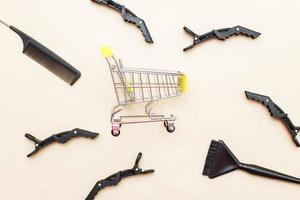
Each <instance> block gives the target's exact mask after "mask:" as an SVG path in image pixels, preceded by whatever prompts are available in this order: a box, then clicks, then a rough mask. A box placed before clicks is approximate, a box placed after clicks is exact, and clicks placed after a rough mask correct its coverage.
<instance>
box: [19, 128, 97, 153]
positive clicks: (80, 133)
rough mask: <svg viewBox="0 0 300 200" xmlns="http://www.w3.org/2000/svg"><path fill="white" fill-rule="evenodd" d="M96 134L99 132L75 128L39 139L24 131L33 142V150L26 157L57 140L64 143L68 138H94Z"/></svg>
mask: <svg viewBox="0 0 300 200" xmlns="http://www.w3.org/2000/svg"><path fill="white" fill-rule="evenodd" d="M98 135H99V133H93V132H90V131H86V130H83V129H78V128H76V129H73V130H71V131H65V132H62V133H58V134H54V135H52V136H50V137H48V138H47V139H45V140H39V139H37V138H36V137H34V136H32V135H30V134H28V133H26V134H25V137H26V138H27V139H29V140H31V141H33V142H34V143H35V150H34V151H33V152H31V153H30V154H28V155H27V157H28V158H29V157H31V156H32V155H34V154H36V153H37V152H38V151H40V150H41V149H43V148H44V147H46V146H48V145H50V144H51V143H54V142H57V143H60V144H65V143H66V142H67V141H69V140H70V139H72V138H74V137H85V138H90V139H94V138H96V137H97V136H98Z"/></svg>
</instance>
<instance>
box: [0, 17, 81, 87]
mask: <svg viewBox="0 0 300 200" xmlns="http://www.w3.org/2000/svg"><path fill="white" fill-rule="evenodd" d="M0 23H1V24H3V25H5V26H7V27H8V28H10V29H11V30H12V31H14V32H15V33H17V34H18V35H19V36H20V38H21V39H22V42H23V53H24V54H25V55H27V56H28V57H30V58H31V59H33V60H34V61H36V62H37V63H39V64H40V65H42V66H44V67H45V68H46V69H47V70H49V71H51V72H52V73H54V74H55V75H56V76H58V77H59V78H61V79H62V80H64V81H65V82H67V83H69V84H70V85H73V84H74V83H75V82H76V81H77V80H78V79H79V78H80V76H81V73H80V71H78V70H77V69H76V68H74V67H73V66H72V65H70V64H69V63H67V62H66V61H65V60H63V59H62V58H61V57H59V56H58V55H56V54H55V53H54V52H52V51H51V50H50V49H48V48H47V47H45V46H44V45H42V44H41V43H39V42H38V41H36V40H35V39H33V38H31V37H30V36H29V35H27V34H25V33H23V32H22V31H20V30H19V29H17V28H16V27H14V26H10V25H8V24H6V23H5V22H3V21H1V20H0Z"/></svg>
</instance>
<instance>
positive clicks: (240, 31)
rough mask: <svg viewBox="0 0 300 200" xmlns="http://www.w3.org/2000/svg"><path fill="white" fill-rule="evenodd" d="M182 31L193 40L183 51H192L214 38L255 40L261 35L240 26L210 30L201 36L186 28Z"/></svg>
mask: <svg viewBox="0 0 300 200" xmlns="http://www.w3.org/2000/svg"><path fill="white" fill-rule="evenodd" d="M183 29H184V30H185V31H186V32H187V33H189V34H190V35H192V37H193V38H194V41H193V44H192V45H190V46H188V47H186V48H184V49H183V51H187V50H189V49H192V48H193V47H194V46H196V45H197V44H200V43H202V42H204V41H206V40H209V39H212V38H216V39H218V40H223V41H224V40H226V39H227V38H229V37H231V36H233V35H245V36H247V37H251V38H252V39H255V38H257V37H259V36H260V35H261V33H258V32H255V31H253V30H250V29H247V28H245V27H242V26H235V27H232V28H222V29H218V30H212V31H211V32H208V33H205V34H203V35H198V34H196V33H194V32H193V31H192V30H191V29H189V28H187V27H184V28H183Z"/></svg>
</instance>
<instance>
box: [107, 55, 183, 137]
mask: <svg viewBox="0 0 300 200" xmlns="http://www.w3.org/2000/svg"><path fill="white" fill-rule="evenodd" d="M102 53H103V55H104V57H105V58H106V61H107V63H108V65H109V69H110V72H111V77H112V81H113V85H114V89H115V94H116V97H117V101H118V104H117V105H116V106H114V107H113V108H112V111H111V118H110V120H111V123H112V130H111V133H112V135H113V136H119V135H120V128H121V126H122V124H136V123H149V122H164V126H165V128H166V129H167V131H168V132H170V133H173V132H174V131H175V125H174V121H175V120H176V118H175V116H174V115H172V114H159V113H154V112H153V109H154V108H155V107H156V106H157V105H158V102H159V101H160V100H162V99H168V98H172V97H177V96H181V95H182V93H183V92H184V91H185V80H186V78H185V75H184V74H183V73H181V72H179V71H175V72H172V71H165V70H155V69H143V68H124V67H123V65H122V62H121V60H119V61H117V59H116V58H115V57H114V56H113V54H112V52H111V50H110V49H104V50H103V49H102ZM138 94H139V95H138ZM138 103H146V105H145V110H144V112H145V114H135V115H120V113H121V111H123V110H124V109H125V107H126V106H128V105H131V104H138Z"/></svg>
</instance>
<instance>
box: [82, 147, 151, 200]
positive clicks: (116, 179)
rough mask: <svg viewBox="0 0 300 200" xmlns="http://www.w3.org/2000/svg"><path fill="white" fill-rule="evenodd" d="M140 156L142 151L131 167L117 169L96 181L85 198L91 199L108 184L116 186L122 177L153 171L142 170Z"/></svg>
mask: <svg viewBox="0 0 300 200" xmlns="http://www.w3.org/2000/svg"><path fill="white" fill-rule="evenodd" d="M141 158H142V153H139V154H138V156H137V159H136V161H135V163H134V166H133V168H131V169H127V170H123V171H119V172H117V173H115V174H113V175H111V176H109V177H107V178H105V179H103V180H100V181H98V182H97V183H96V184H95V186H94V187H93V189H92V191H91V192H90V193H89V195H88V196H87V198H86V200H93V199H94V198H95V196H96V195H97V193H98V192H99V191H100V190H103V189H104V188H106V187H109V186H116V185H117V184H118V183H120V182H121V180H122V179H123V178H127V177H130V176H135V175H141V174H149V173H153V172H154V170H153V169H150V170H142V169H141V168H140V166H139V162H140V160H141Z"/></svg>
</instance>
